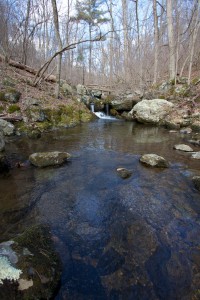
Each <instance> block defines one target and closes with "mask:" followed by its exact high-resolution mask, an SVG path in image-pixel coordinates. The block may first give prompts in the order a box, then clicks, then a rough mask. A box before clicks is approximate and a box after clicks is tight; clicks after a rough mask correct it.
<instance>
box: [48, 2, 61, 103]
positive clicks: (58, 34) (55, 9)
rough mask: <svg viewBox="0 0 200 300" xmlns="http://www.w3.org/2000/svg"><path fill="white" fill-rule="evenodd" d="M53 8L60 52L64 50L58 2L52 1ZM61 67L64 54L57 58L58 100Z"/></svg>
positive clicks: (56, 90)
mask: <svg viewBox="0 0 200 300" xmlns="http://www.w3.org/2000/svg"><path fill="white" fill-rule="evenodd" d="M51 4H52V8H53V20H54V27H55V33H56V40H57V43H58V50H59V51H61V50H62V41H61V37H60V31H59V21H58V10H57V5H56V0H51ZM61 65H62V52H61V53H59V54H58V57H57V72H56V79H57V83H56V87H55V96H56V98H59V92H60V78H61Z"/></svg>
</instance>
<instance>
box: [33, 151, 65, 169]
mask: <svg viewBox="0 0 200 300" xmlns="http://www.w3.org/2000/svg"><path fill="white" fill-rule="evenodd" d="M70 157H71V155H70V154H69V153H67V152H59V151H53V152H38V153H33V154H31V155H30V156H29V160H30V162H31V163H32V164H33V165H34V166H36V167H48V166H56V165H61V164H63V163H64V162H65V161H66V160H67V159H68V158H70Z"/></svg>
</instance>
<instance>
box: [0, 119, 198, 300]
mask: <svg viewBox="0 0 200 300" xmlns="http://www.w3.org/2000/svg"><path fill="white" fill-rule="evenodd" d="M190 138H191V137H190V136H188V135H184V134H180V133H179V132H177V133H170V132H169V131H168V130H166V129H164V128H158V127H150V126H144V125H139V124H136V123H134V122H123V121H113V120H102V119H99V120H96V121H94V122H92V123H89V124H82V125H80V126H77V127H74V128H69V129H62V130H57V131H54V132H48V133H45V134H43V135H42V137H41V138H40V139H38V140H31V139H28V138H27V137H17V136H15V137H10V138H9V139H8V141H7V144H6V153H7V155H8V157H9V160H10V161H11V164H12V166H13V168H12V169H11V171H10V173H9V175H7V176H4V177H1V178H0V241H5V240H8V239H10V238H12V237H13V236H15V235H16V234H18V233H20V232H22V231H23V230H24V229H25V228H26V227H27V226H30V225H32V224H37V223H42V224H43V223H44V224H48V225H49V226H50V228H51V232H52V236H53V240H54V243H55V247H56V250H57V251H58V252H59V254H60V257H61V259H62V264H63V273H62V278H61V287H60V290H59V291H58V294H57V296H56V297H55V299H56V300H61V299H63V300H65V299H66V300H98V299H102V300H104V299H105V300H107V299H109V300H110V299H113V300H118V299H123V300H128V299H130V300H151V299H152V300H156V299H166V300H169V299H170V300H173V299H181V300H190V299H200V219H199V214H200V193H199V192H198V191H197V190H196V189H195V187H194V185H193V183H192V181H191V178H192V176H194V175H199V174H200V162H199V161H198V160H195V159H192V158H191V154H190V153H185V152H180V151H176V150H174V149H173V146H174V145H175V144H179V143H187V139H190ZM192 147H193V149H194V151H200V150H199V148H198V147H197V146H196V147H195V146H193V145H192ZM55 150H57V151H67V152H69V153H70V154H71V155H72V158H71V159H70V160H69V161H68V162H67V163H66V164H64V165H62V166H60V167H51V168H50V167H48V168H43V169H40V168H35V167H33V166H30V165H28V164H27V163H26V162H27V160H28V157H29V155H30V154H32V153H34V152H41V151H55ZM146 153H156V154H158V155H161V156H163V157H164V158H165V159H166V160H168V161H169V163H170V167H169V168H167V169H156V168H148V167H145V166H144V165H142V164H141V163H140V162H139V158H140V156H141V155H142V154H146ZM19 161H20V162H23V163H24V164H25V166H24V167H21V168H16V167H14V166H15V164H16V163H17V162H19ZM118 167H123V168H127V169H129V170H132V171H133V174H132V176H131V177H130V178H128V179H125V180H124V179H122V178H120V177H119V175H118V174H117V172H116V169H117V168H118Z"/></svg>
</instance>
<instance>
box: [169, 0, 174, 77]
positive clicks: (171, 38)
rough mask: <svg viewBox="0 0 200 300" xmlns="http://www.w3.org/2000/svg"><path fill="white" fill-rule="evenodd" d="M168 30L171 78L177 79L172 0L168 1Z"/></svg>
mask: <svg viewBox="0 0 200 300" xmlns="http://www.w3.org/2000/svg"><path fill="white" fill-rule="evenodd" d="M167 29H168V42H169V77H170V79H175V77H176V73H175V72H176V59H175V55H176V54H175V53H176V52H175V44H174V29H173V15H172V0H167Z"/></svg>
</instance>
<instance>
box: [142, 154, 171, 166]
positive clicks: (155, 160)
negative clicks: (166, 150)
mask: <svg viewBox="0 0 200 300" xmlns="http://www.w3.org/2000/svg"><path fill="white" fill-rule="evenodd" d="M140 162H142V163H144V164H145V165H147V166H150V167H157V168H167V167H169V164H168V162H167V161H166V160H165V159H164V157H162V156H159V155H157V154H144V155H142V156H141V157H140Z"/></svg>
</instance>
